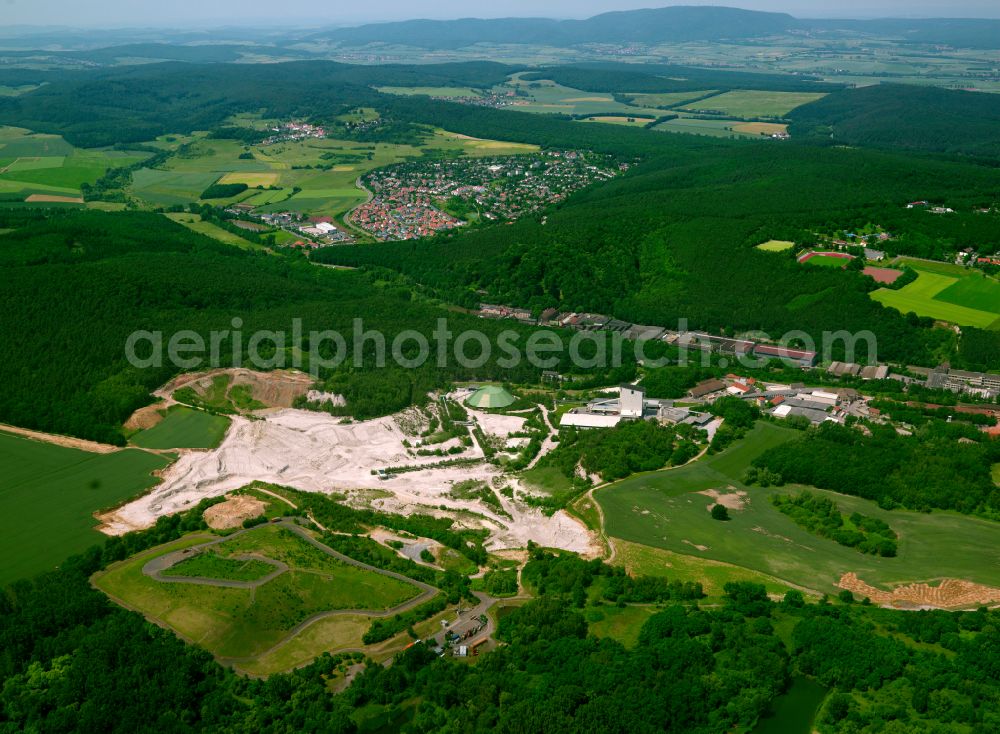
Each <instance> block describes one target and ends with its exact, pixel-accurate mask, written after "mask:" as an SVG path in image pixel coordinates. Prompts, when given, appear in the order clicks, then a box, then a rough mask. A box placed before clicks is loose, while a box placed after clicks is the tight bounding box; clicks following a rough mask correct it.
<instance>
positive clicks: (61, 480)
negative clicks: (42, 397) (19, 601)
mask: <svg viewBox="0 0 1000 734" xmlns="http://www.w3.org/2000/svg"><path fill="white" fill-rule="evenodd" d="M167 463H168V462H167V459H165V458H164V457H162V456H157V455H154V454H150V453H147V452H145V451H139V450H135V449H129V450H126V451H118V452H115V453H111V454H96V453H90V452H87V451H80V450H78V449H70V448H64V447H62V446H55V445H53V444H48V443H41V442H39V441H32V440H29V439H27V438H22V437H20V436H16V435H13V434H10V433H3V432H0V476H2V477H3V481H2V482H0V552H2V553H3V558H4V561H3V564H0V584H6V583H8V582H10V581H13V580H14V579H18V578H24V577H26V576H32V575H34V574H36V573H40V572H42V571H45V570H48V569H51V568H53V567H55V566H56V565H57V564H59V563H60V562H61V561H63V560H65V559H66V557H67V556H70V555H72V554H74V553H79V552H81V551H83V550H85V549H87V548H88V547H90V546H91V545H95V544H99V543H101V542H102V540H103V538H104V536H103V535H101V534H100V533H98V532H97V531H96V530H95V529H94V528H95V526H96V525H97V521H96V520H94V517H93V514H94V512H96V511H98V510H103V509H106V508H110V507H113V506H115V505H118V504H120V503H122V502H124V501H125V500H127V499H130V498H131V497H134V496H136V495H138V494H139V493H141V492H142V491H143V490H145V489H148V488H149V487H151V486H153V485H154V484H156V482H157V480H156V479H155V478H154V477H153V475H152V472H153V471H155V470H157V469H162V468H163V467H164V466H166V465H167Z"/></svg>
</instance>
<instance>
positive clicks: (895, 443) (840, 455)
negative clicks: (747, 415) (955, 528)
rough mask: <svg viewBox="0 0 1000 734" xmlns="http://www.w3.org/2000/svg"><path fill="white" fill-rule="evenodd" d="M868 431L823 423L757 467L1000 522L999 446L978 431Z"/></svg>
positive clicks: (941, 424) (954, 427)
mask: <svg viewBox="0 0 1000 734" xmlns="http://www.w3.org/2000/svg"><path fill="white" fill-rule="evenodd" d="M869 433H870V434H871V435H866V434H865V433H862V432H861V431H859V430H856V429H855V428H853V427H846V426H841V425H837V424H835V423H823V424H821V425H819V426H817V427H816V428H812V429H809V431H807V432H806V434H805V435H804V436H803V437H802V438H800V439H798V440H796V441H792V442H790V443H787V444H784V445H782V446H778V447H776V448H772V449H769V450H768V451H765V452H764V453H763V454H762V455H761V456H759V457H758V458H757V459H755V460H754V462H753V463H754V466H755V467H758V468H762V469H768V470H770V471H771V472H774V473H776V474H778V475H780V476H781V477H782V479H784V481H786V482H794V483H796V484H805V485H811V486H814V487H820V488H823V489H831V490H833V491H835V492H840V493H842V494H850V495H856V496H858V497H864V498H865V499H870V500H874V501H876V502H878V503H879V505H881V506H882V507H884V508H888V509H891V508H893V507H904V508H907V509H911V510H919V511H928V510H932V509H935V510H958V511H959V512H965V513H975V514H980V515H984V516H987V517H990V518H993V519H998V518H1000V488H998V487H997V485H996V484H995V483H994V481H993V478H992V476H991V474H990V471H991V467H992V466H993V465H994V464H996V463H998V462H1000V442H998V441H995V440H991V439H990V438H989V436H988V435H987V434H984V433H983V432H982V431H980V430H979V429H978V428H977V427H976V426H974V425H971V424H969V423H964V422H957V421H956V422H954V423H947V422H945V421H942V420H933V421H929V422H927V423H926V424H924V425H923V426H921V427H920V428H918V429H916V431H915V433H914V435H911V436H901V435H899V434H898V433H897V432H896V429H895V428H894V427H893V426H891V425H885V426H879V425H872V426H870V427H869ZM962 439H964V440H962Z"/></svg>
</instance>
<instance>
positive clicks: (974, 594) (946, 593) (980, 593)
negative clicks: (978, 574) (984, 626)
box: [837, 573, 1000, 609]
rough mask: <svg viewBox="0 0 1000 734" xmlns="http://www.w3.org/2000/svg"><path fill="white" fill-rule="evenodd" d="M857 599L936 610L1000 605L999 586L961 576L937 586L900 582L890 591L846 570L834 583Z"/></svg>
mask: <svg viewBox="0 0 1000 734" xmlns="http://www.w3.org/2000/svg"><path fill="white" fill-rule="evenodd" d="M837 586H839V587H840V588H841V589H847V590H849V591H851V592H853V593H854V594H855V595H856V596H858V597H860V598H864V597H866V596H867V597H868V598H869V599H871V600H872V602H874V603H875V604H880V605H885V606H892V607H900V608H904V609H905V608H914V607H917V608H923V607H933V608H935V609H961V608H964V607H974V606H981V605H983V604H1000V589H997V588H994V587H992V586H983V585H982V584H976V583H973V582H972V581H963V580H962V579H942V580H941V582H940V583H939V584H938V585H937V586H931V585H930V584H903V585H901V586H896V587H895V588H893V589H892V591H884V590H882V589H876V588H875V587H874V586H871V585H869V584H866V583H865V582H864V581H862V580H861V579H859V578H858V576H857V574H855V573H845V574H844V575H843V576H841V578H840V581H839V582H838V583H837Z"/></svg>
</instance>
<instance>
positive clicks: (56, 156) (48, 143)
mask: <svg viewBox="0 0 1000 734" xmlns="http://www.w3.org/2000/svg"><path fill="white" fill-rule="evenodd" d="M148 155H149V154H148V153H140V152H136V151H115V150H103V149H101V150H97V149H95V150H84V149H79V148H74V147H73V146H71V145H70V144H69V143H67V142H66V141H65V140H63V139H62V138H60V137H57V136H53V135H35V134H32V133H31V132H30V131H28V130H23V129H20V128H0V192H3V193H8V192H10V193H23V194H24V195H25V196H28V195H30V194H51V195H65V196H79V191H80V187H81V186H82V185H83V184H85V183H88V184H92V183H94V182H95V181H97V179H98V178H100V177H101V176H102V175H103V174H104V173H105V171H107V170H108V169H109V168H113V167H119V166H127V165H130V164H131V163H135V162H137V161H141V160H142V159H143V158H145V157H148Z"/></svg>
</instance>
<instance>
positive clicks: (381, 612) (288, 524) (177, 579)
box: [142, 518, 439, 665]
mask: <svg viewBox="0 0 1000 734" xmlns="http://www.w3.org/2000/svg"><path fill="white" fill-rule="evenodd" d="M273 524H274V525H277V526H278V527H282V528H285V529H287V530H289V531H291V532H293V533H295V534H296V535H298V536H299V537H300V538H302V539H303V540H304V541H306V542H307V543H309V544H310V545H312V546H314V547H315V548H317V549H318V550H320V551H322V552H323V553H326V554H327V555H328V556H331V557H332V558H335V559H337V560H338V561H340V562H341V563H344V564H347V565H348V566H354V567H356V568H361V569H364V570H365V571H371V572H372V573H377V574H379V575H381V576H387V577H389V578H391V579H395V580H397V581H401V582H403V583H406V584H409V585H410V586H416V587H417V588H418V589H420V593H419V594H417V595H416V596H415V597H413V598H411V599H407V600H406V601H404V602H403V603H402V604H397V605H396V606H394V607H392V608H391V609H334V610H330V611H326V612H318V613H316V614H313V615H312V616H310V617H307V618H306V619H304V620H302V621H301V622H299V623H298V624H297V625H295V626H294V627H292V629H291V630H289V632H288V634H286V635H285V636H284V637H283V638H281V639H280V640H278V642H276V643H275V644H274V645H272V646H271V647H269V648H268V649H266V650H264V651H262V652H260V653H258V654H257V655H248V656H245V657H219V658H217V659H218V660H219V662H220V663H223V664H226V665H230V664H236V663H242V662H250V661H253V660H257V659H259V658H262V657H264V656H266V655H268V654H269V653H271V652H273V651H274V650H277V649H278V648H279V647H281V646H282V645H285V644H287V643H288V642H290V641H291V640H292V639H294V638H295V636H296V635H298V634H299V633H301V632H302V630H304V629H305V628H306V627H308V626H309V625H311V624H312V623H314V622H317V621H319V620H320V619H326V618H327V617H337V616H347V615H351V616H357V615H364V616H367V617H372V618H376V617H392V616H394V615H396V614H400V613H402V612H406V611H409V610H410V609H412V608H413V607H415V606H418V605H419V604H423V603H424V602H426V601H429V600H430V599H432V598H433V597H434V596H436V595H437V594H438V593H439V591H438V590H437V589H436V588H434V587H433V586H431V585H430V584H425V583H423V582H422V581H417V580H415V579H411V578H409V577H408V576H404V575H402V574H399V573H395V572H394V571H387V570H385V569H383V568H377V567H375V566H371V565H369V564H367V563H362V562H361V561H357V560H355V559H353V558H351V557H350V556H345V555H344V554H343V553H338V552H337V551H335V550H333V549H332V548H329V547H328V546H326V545H324V544H323V543H321V542H319V541H318V540H316V539H315V538H313V537H312V536H311V535H309V533H307V532H306V531H305V530H304V529H303V528H302V527H300V526H299V525H297V524H295V523H294V522H293V521H292V519H290V518H283V519H282V520H281V521H280V522H277V523H273ZM255 529H256V528H245V529H243V530H239V531H237V532H235V533H233V534H231V535H227V536H225V537H222V538H217V539H214V540H210V541H208V542H206V543H202V544H200V545H195V546H191V547H190V548H185V549H184V550H181V551H176V552H174V553H168V554H166V555H163V556H159V557H157V558H153V559H152V560H150V561H148V562H147V563H146V564H145V565H144V566H143V567H142V572H143V573H144V574H145V575H147V576H149V577H150V578H152V579H155V580H156V581H160V582H167V583H188V584H200V585H202V586H216V587H220V588H237V589H252V588H256V587H258V586H261V585H262V584H265V583H267V582H268V581H270V580H271V579H273V578H275V577H277V576H280V575H281V574H282V573H284V572H285V571H287V570H288V566H287V565H285V564H284V563H280V562H278V561H271V563H272V564H273V565H275V566H277V568H276V569H275V570H274V571H273V572H271V573H269V574H267V575H266V576H264V577H262V578H259V579H255V580H254V581H232V580H228V579H206V578H198V577H189V576H163V575H162V573H163V571H165V570H166V569H168V568H170V567H171V566H173V565H175V564H177V563H179V562H180V561H182V560H184V559H185V558H188V557H190V556H192V555H194V554H195V553H197V552H198V551H202V550H204V549H205V548H209V547H211V546H213V545H218V544H219V543H224V542H225V541H227V540H230V539H232V538H236V537H238V536H240V535H242V534H244V533H247V532H250V531H251V530H255Z"/></svg>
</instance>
